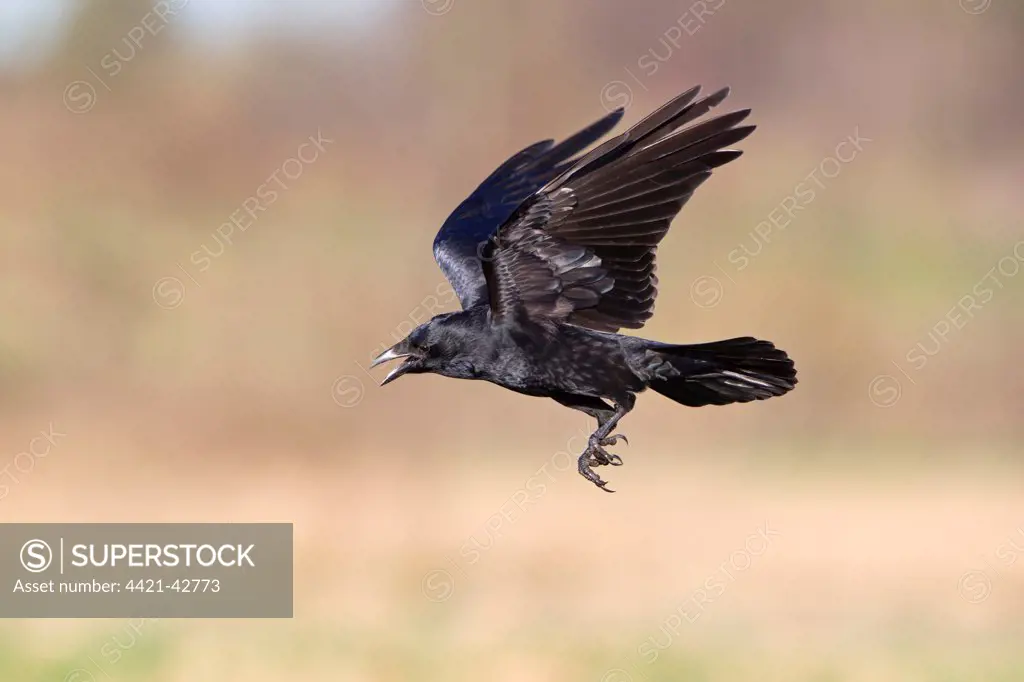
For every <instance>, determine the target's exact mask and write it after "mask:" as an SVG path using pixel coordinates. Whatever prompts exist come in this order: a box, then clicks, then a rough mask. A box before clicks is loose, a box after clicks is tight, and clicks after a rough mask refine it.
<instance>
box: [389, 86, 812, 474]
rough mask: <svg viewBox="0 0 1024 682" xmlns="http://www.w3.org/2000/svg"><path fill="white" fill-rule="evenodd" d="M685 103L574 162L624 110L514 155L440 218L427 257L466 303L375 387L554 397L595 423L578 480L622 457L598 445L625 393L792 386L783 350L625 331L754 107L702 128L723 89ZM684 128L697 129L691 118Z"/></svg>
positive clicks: (649, 297) (629, 402)
mask: <svg viewBox="0 0 1024 682" xmlns="http://www.w3.org/2000/svg"><path fill="white" fill-rule="evenodd" d="M699 90H700V88H699V87H697V88H693V89H691V90H689V91H687V92H685V93H683V94H682V95H679V96H678V97H676V98H675V99H673V100H672V101H670V102H669V103H668V104H666V105H665V106H663V107H662V108H661V109H659V110H658V111H656V112H654V113H653V114H651V115H650V116H648V117H647V118H645V119H643V120H642V121H641V122H640V123H638V124H637V125H635V126H633V127H632V128H630V129H629V130H627V131H626V132H625V133H623V134H621V135H619V136H617V137H614V138H611V139H609V140H607V141H605V142H603V143H601V144H599V145H598V146H596V147H595V148H594V149H592V150H591V151H589V152H586V153H584V150H586V149H587V148H588V147H590V146H591V145H592V144H593V143H595V142H597V141H598V140H599V139H600V138H601V137H603V136H604V135H605V134H606V133H607V132H609V131H610V130H611V129H612V128H613V127H614V126H615V124H616V123H618V121H619V120H620V119H621V117H622V113H623V112H622V110H621V109H620V110H616V111H614V112H612V113H610V114H608V115H607V116H605V117H604V118H602V119H601V120H599V121H597V122H595V123H594V124H592V125H591V126H589V127H587V128H585V129H584V130H582V131H580V132H579V133H577V134H575V135H573V136H572V137H570V138H569V139H567V140H565V141H564V142H562V143H560V144H557V145H556V144H554V142H552V141H550V140H548V141H545V142H539V143H537V144H534V145H531V146H529V147H527V148H526V149H524V150H522V151H521V152H519V153H518V154H516V155H514V156H513V157H512V158H510V159H509V160H508V161H506V162H505V163H504V164H502V165H501V166H500V167H499V168H498V169H497V170H496V171H494V173H492V174H491V176H490V177H488V178H487V179H486V180H485V181H484V182H483V183H482V184H481V185H480V186H479V187H478V188H477V189H476V190H475V191H474V192H473V193H472V194H471V195H470V196H469V198H467V199H466V200H465V201H464V202H463V203H462V204H461V205H460V206H459V207H458V208H457V209H456V210H455V211H454V212H453V213H452V215H451V216H450V217H449V218H448V220H447V221H445V223H444V225H443V226H442V227H441V230H440V231H439V232H438V234H437V237H436V238H435V240H434V255H435V257H436V259H437V262H438V264H439V265H440V266H441V269H442V271H443V272H444V274H445V276H446V277H447V278H448V280H449V281H450V282H451V284H452V287H453V288H454V290H455V293H456V294H457V295H458V297H459V300H460V302H461V304H462V308H463V309H462V310H461V311H459V312H455V313H446V314H443V315H438V316H437V317H435V318H433V319H432V320H430V321H429V322H427V323H426V324H423V325H421V326H420V327H418V328H417V329H415V330H413V332H412V333H411V334H409V336H408V337H406V338H405V339H403V340H402V341H401V342H399V343H398V344H396V345H395V346H393V347H392V348H390V349H388V350H387V351H385V352H384V353H382V354H381V355H380V356H379V357H378V358H377V359H376V360H375V361H374V365H376V364H380V363H381V362H385V361H388V360H393V359H399V358H403V359H404V360H403V362H402V364H401V365H400V366H399V367H397V368H396V369H394V370H392V371H391V373H390V374H388V376H387V378H386V379H385V380H384V382H383V383H384V384H386V383H389V382H390V381H393V380H394V379H396V378H397V377H399V376H401V375H403V374H411V373H422V372H433V373H436V374H441V375H444V376H450V377H455V378H463V379H484V380H486V381H490V382H492V383H495V384H498V385H500V386H503V387H505V388H508V389H511V390H513V391H517V392H519V393H524V394H527V395H534V396H544V397H550V398H553V399H554V400H556V401H558V402H559V403H561V404H563V405H566V406H568V407H572V408H574V409H578V410H581V411H583V412H585V413H586V414H588V415H591V416H593V417H594V418H595V419H597V422H598V428H597V430H596V431H595V432H594V433H593V434H592V435H591V437H590V440H589V443H588V446H587V448H586V450H585V451H584V452H583V454H581V455H580V459H579V471H580V473H581V474H582V475H583V476H585V477H586V478H587V479H589V480H591V481H592V482H594V483H595V484H597V485H598V486H600V487H601V488H603V489H605V490H607V488H606V487H605V486H606V483H605V482H604V481H603V480H601V478H600V477H599V476H598V475H597V474H596V473H594V471H593V469H592V467H594V466H599V465H605V464H621V459H620V458H619V457H618V456H617V455H613V454H611V453H609V452H607V450H606V449H605V448H606V447H607V446H609V445H612V444H614V443H615V442H616V441H617V440H618V439H619V438H621V436H617V435H612V431H613V430H614V428H615V426H616V425H617V424H618V421H619V420H620V419H621V418H622V417H623V416H624V415H625V414H626V413H627V412H629V411H630V410H631V409H632V408H633V404H634V401H635V395H636V394H637V393H639V392H641V391H643V390H645V389H647V388H651V389H653V390H655V391H656V392H658V393H661V394H662V395H665V396H667V397H669V398H671V399H672V400H675V401H676V402H679V403H681V404H683V405H690V406H701V405H724V404H728V403H734V402H748V401H751V400H762V399H765V398H770V397H772V396H777V395H782V394H783V393H786V392H787V391H789V390H791V389H792V388H793V386H794V385H795V384H796V371H795V369H794V366H793V362H792V361H791V360H790V359H789V358H788V357H787V355H786V354H785V353H784V352H783V351H781V350H779V349H777V348H775V346H774V345H772V344H771V343H770V342H768V341H759V340H757V339H753V338H749V337H743V338H737V339H730V340H727V341H719V342H715V343H707V344H697V345H672V344H665V343H660V342H656V341H649V340H646V339H641V338H636V337H630V336H623V335H620V334H616V333H615V332H616V331H618V330H619V329H621V328H630V329H637V328H640V327H642V326H643V325H644V323H645V322H646V321H647V320H648V319H649V318H650V317H651V316H652V315H653V312H654V301H655V297H656V296H657V291H658V289H657V285H658V279H657V276H656V275H655V268H656V264H655V253H656V251H657V247H658V244H659V242H661V240H662V238H664V236H665V234H666V233H667V232H668V228H669V225H670V223H671V222H672V220H673V219H674V218H675V216H676V214H678V212H679V211H680V209H681V208H682V207H683V205H684V204H685V203H686V202H687V201H688V200H689V199H690V197H691V196H692V195H693V192H694V190H696V188H697V187H699V186H700V185H701V184H702V183H703V182H704V181H706V180H707V179H708V178H709V177H710V176H711V173H712V171H713V170H714V169H715V168H718V167H719V166H722V165H724V164H726V163H728V162H729V161H732V160H733V159H736V158H737V157H739V156H740V154H741V152H739V151H736V150H733V149H728V147H729V146H730V145H733V144H735V143H737V142H739V141H741V140H743V139H744V138H745V137H747V135H749V134H750V133H751V132H752V131H753V130H754V126H750V125H747V126H743V125H740V124H741V123H742V122H743V121H744V119H746V117H747V116H748V114H749V113H750V111H749V110H742V111H734V112H731V113H727V114H724V115H722V116H718V117H715V118H710V119H707V120H704V121H701V122H697V120H698V119H700V118H701V117H703V116H704V115H705V114H707V113H708V112H709V111H710V110H711V109H712V108H713V107H715V106H716V105H718V104H720V103H721V102H722V101H723V100H724V99H725V98H726V96H727V94H728V89H723V90H719V91H718V92H715V93H713V94H711V95H709V96H707V97H704V98H702V99H698V98H697V96H698V93H699ZM687 124H692V125H687Z"/></svg>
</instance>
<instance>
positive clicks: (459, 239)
mask: <svg viewBox="0 0 1024 682" xmlns="http://www.w3.org/2000/svg"><path fill="white" fill-rule="evenodd" d="M621 118H622V109H617V110H615V111H613V112H611V113H610V114H608V115H607V116H605V117H604V118H602V119H601V120H599V121H597V122H595V123H594V124H592V125H591V126H589V127H587V128H584V129H583V130H581V131H580V132H578V133H576V134H575V135H573V136H572V137H570V138H568V139H566V140H565V141H564V142H561V143H559V144H557V145H556V144H555V142H554V140H545V141H543V142H538V143H536V144H532V145H530V146H529V147H527V148H526V149H524V150H522V151H521V152H519V153H518V154H516V155H514V156H512V157H511V158H510V159H509V160H508V161H506V162H505V163H503V164H502V165H501V166H499V167H498V169H497V170H495V171H494V172H493V173H491V175H490V177H488V178H487V179H486V180H484V181H483V183H481V184H480V186H479V187H477V188H476V190H474V192H473V193H472V194H470V195H469V197H468V198H467V199H466V200H465V201H463V202H462V203H461V204H460V205H459V207H458V208H456V209H455V211H454V212H453V213H452V214H451V215H450V216H449V217H448V220H446V221H445V222H444V225H442V226H441V230H440V231H439V232H438V233H437V236H436V237H435V238H434V258H435V259H436V260H437V264H438V265H440V266H441V271H442V272H444V275H445V277H447V278H448V281H449V282H451V285H452V288H453V289H454V290H455V294H456V295H457V296H458V297H459V301H460V302H461V303H462V307H463V308H470V307H472V306H474V305H476V304H478V303H483V302H485V301H486V300H487V282H486V280H485V279H484V272H483V267H482V264H481V261H480V258H481V254H482V252H483V248H484V244H485V243H486V242H487V241H488V240H489V239H490V238H491V237H492V236H493V235H494V233H495V232H497V230H498V227H499V226H500V225H501V224H502V223H504V222H505V221H506V220H508V218H509V216H510V215H512V213H513V212H514V211H515V210H516V208H518V207H519V205H520V204H521V203H523V201H525V200H526V199H528V198H529V197H530V196H531V195H533V194H534V193H535V192H537V190H539V189H540V188H542V187H544V185H546V184H548V183H549V182H550V181H551V180H552V179H553V178H555V177H556V176H558V175H560V174H562V173H563V172H565V171H566V170H568V169H569V168H572V167H573V166H574V165H575V164H576V162H577V159H575V158H573V157H574V156H576V155H577V154H578V153H579V152H581V151H583V150H584V149H586V148H587V147H589V146H590V145H591V144H593V143H594V142H596V141H597V140H599V139H600V138H602V137H604V135H605V134H606V133H607V132H608V131H609V130H611V129H612V128H614V127H615V124H616V123H618V122H619V120H620V119H621Z"/></svg>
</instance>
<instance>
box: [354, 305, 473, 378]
mask: <svg viewBox="0 0 1024 682" xmlns="http://www.w3.org/2000/svg"><path fill="white" fill-rule="evenodd" d="M449 317H450V314H449V315H438V316H437V317H435V318H434V319H432V320H430V321H429V322H426V323H424V324H421V325H420V326H419V327H416V329H413V330H412V332H410V334H409V335H408V336H407V337H405V338H404V339H402V340H401V341H399V342H398V343H396V344H395V345H393V346H392V347H391V348H388V349H387V350H386V351H384V352H383V353H381V354H380V355H378V356H377V357H376V358H374V360H373V362H372V363H370V367H376V366H377V365H379V364H381V363H384V362H388V361H390V360H399V359H401V360H402V364H400V365H399V366H398V367H395V368H394V369H393V370H391V371H390V372H388V375H387V376H386V377H384V381H382V382H381V384H380V385H381V386H383V385H385V384H389V383H391V382H392V381H394V380H395V379H397V378H398V377H400V376H402V375H403V374H423V373H425V372H433V373H435V374H444V375H446V376H458V375H459V374H460V373H461V371H462V365H463V362H461V361H460V359H459V358H460V355H461V354H460V349H461V346H462V344H461V343H459V341H460V339H461V334H459V333H458V331H459V330H458V327H457V324H456V321H455V320H450V319H449Z"/></svg>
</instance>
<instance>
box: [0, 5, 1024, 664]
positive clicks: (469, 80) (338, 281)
mask: <svg viewBox="0 0 1024 682" xmlns="http://www.w3.org/2000/svg"><path fill="white" fill-rule="evenodd" d="M1022 37H1024V6H1020V5H1019V3H1013V2H1009V1H1008V0H960V1H959V2H958V1H957V0H941V1H940V2H935V1H934V0H927V1H926V0H907V1H905V2H902V3H899V4H898V5H895V4H893V3H889V2H883V1H882V0H864V1H863V2H858V3H849V2H840V1H838V0H830V1H826V2H810V1H800V0H787V1H781V0H780V1H778V2H772V3H765V2H758V1H757V0H697V1H694V0H642V1H641V0H638V1H636V2H630V3H623V2H618V3H598V2H590V1H588V0H517V1H516V2H506V1H501V2H499V1H497V0H472V1H470V0H422V1H421V0H318V1H313V0H276V1H275V0H262V1H259V2H256V1H251V0H245V1H243V0H238V1H235V0H191V1H188V0H165V1H164V2H153V1H152V0H7V1H6V2H5V3H4V4H3V5H2V6H0V94H2V101H3V106H0V150H2V152H0V153H2V162H0V254H2V255H0V259H2V263H3V273H4V274H3V276H2V278H0V292H2V297H3V324H2V325H0V373H2V379H3V386H4V391H3V392H2V394H0V400H2V401H3V405H2V410H0V467H4V468H3V469H0V477H2V480H0V519H2V520H3V521H5V522H14V521H39V522H44V521H292V522H294V523H295V533H296V583H295V604H296V605H295V618H294V619H293V620H287V621H157V622H146V623H144V624H142V623H139V622H129V621H117V620H93V621H44V620H36V621H25V622H6V623H4V624H2V625H0V678H2V679H5V680H13V681H17V682H36V681H40V682H41V681H43V680H46V681H50V680H53V681H58V682H59V681H61V680H64V681H66V682H92V681H93V680H115V681H123V682H132V681H135V680H140V681H141V680H145V681H147V682H178V681H186V680H187V681H189V682H207V681H210V682H212V681H220V680H243V679H244V680H257V681H258V680H281V679H285V680H303V681H310V682H315V681H320V680H346V681H349V680H351V681H353V682H362V681H364V680H366V681H370V680H374V681H376V680H381V681H391V680H408V679H429V680H432V679H439V680H440V679H444V680H467V681H468V680H480V679H486V680H496V681H505V680H508V681H510V682H511V681H516V682H518V681H521V680H538V681H548V680H551V681H554V680H559V681H563V680H595V681H601V682H641V681H644V680H648V681H656V680H709V681H710V680H737V679H760V680H770V681H774V680H778V681H780V682H781V681H783V680H785V681H787V682H794V681H797V680H806V681H820V682H839V681H844V682H845V681H850V682H854V681H858V682H859V681H862V680H864V681H867V680H871V681H883V682H884V681H888V680H893V681H895V680H899V681H901V682H904V681H907V680H921V681H929V682H930V681H933V680H934V681H943V682H944V681H947V680H1019V679H1022V678H1024V653H1022V650H1021V648H1020V642H1021V639H1022V635H1024V620H1022V614H1024V559H1022V560H1020V561H1018V556H1019V555H1020V554H1022V553H1024V498H1022V496H1021V494H1020V483H1021V476H1022V473H1024V472H1022V466H1021V441H1022V437H1024V423H1022V420H1021V413H1022V408H1024V398H1022V392H1024V372H1022V371H1021V369H1020V364H1021V363H1020V349H1021V347H1022V344H1024V318H1022V316H1021V314H1020V310H1021V305H1022V303H1024V293H1022V292H1024V274H1020V272H1019V271H1020V270H1021V268H1022V267H1024V266H1022V264H1024V209H1022V206H1021V200H1020V191H1021V186H1022V184H1024V161H1022V157H1021V153H1020V152H1021V149H1022V145H1024V128H1022V126H1021V115H1020V112H1021V110H1022V108H1024V89H1022V86H1021V79H1020V74H1019V66H1020V64H1022V63H1024V40H1022ZM697 83H701V84H704V85H705V87H707V88H717V87H720V86H723V85H729V86H731V87H732V88H733V94H732V96H731V97H730V99H729V100H728V105H729V106H732V107H736V108H738V107H751V108H753V110H754V113H753V116H752V119H753V120H754V122H756V123H757V124H758V126H759V128H758V131H757V132H756V133H755V134H754V135H753V136H752V137H751V138H749V139H748V140H747V141H745V142H744V143H743V144H742V147H743V149H744V150H745V152H746V155H745V156H744V157H743V158H742V159H741V160H740V161H738V162H736V163H734V164H730V165H729V166H728V167H726V168H724V169H722V170H720V171H719V172H717V173H716V174H715V178H714V179H713V180H712V181H711V182H709V183H707V184H706V185H705V186H704V187H702V189H701V190H700V191H699V192H698V193H697V195H696V196H695V197H694V199H693V200H692V201H691V202H690V203H689V205H688V206H687V207H686V209H685V210H684V212H683V213H682V215H681V217H680V218H679V219H678V220H677V221H676V223H675V226H674V228H673V230H672V231H671V232H670V233H669V235H668V237H667V238H666V240H665V241H664V243H663V245H662V247H661V249H660V253H659V258H660V261H659V262H660V266H661V268H660V272H659V275H660V278H661V287H660V290H661V293H660V296H659V299H658V310H657V315H656V316H655V318H654V319H653V320H652V321H651V323H650V324H649V325H648V326H647V327H646V328H645V329H644V330H642V333H643V335H644V336H646V337H650V338H656V339H660V340H664V341H672V342H679V343H688V342H699V341H709V340H715V339H720V338H728V337H732V336H741V335H754V336H758V337H761V338H766V339H770V340H772V341H774V342H775V343H776V344H777V345H779V346H780V347H782V348H784V349H786V350H787V351H788V352H789V353H790V355H791V356H792V357H793V358H794V359H795V360H796V363H797V367H798V369H799V372H800V385H799V386H798V387H797V390H796V391H795V392H793V393H792V394H790V395H788V396H786V397H785V398H783V399H777V400H772V401H769V402H766V403H758V404H754V405H737V406H731V407H724V408H710V407H709V408H704V409H700V410H692V409H684V408H682V407H680V406H678V405H676V404H674V403H671V402H669V401H667V400H665V399H662V398H660V397H658V396H654V395H644V396H642V397H641V398H640V400H639V401H638V409H637V410H636V411H634V412H633V413H632V414H631V415H630V416H629V418H628V419H626V420H625V421H624V423H623V431H624V432H625V433H627V434H628V435H629V436H630V437H631V438H630V445H628V446H623V447H621V448H620V449H619V452H620V454H622V455H623V458H624V461H625V466H623V467H620V468H615V469H611V470H602V471H601V474H602V475H603V476H604V477H605V478H607V479H609V480H610V482H611V487H612V488H614V489H616V490H617V491H618V492H617V493H616V494H615V495H605V494H603V493H601V492H599V491H597V490H595V489H594V487H593V486H591V485H590V484H588V483H586V482H585V481H583V480H582V479H581V478H580V477H579V476H578V475H577V474H576V472H575V470H574V468H573V466H572V464H571V463H572V462H574V461H575V457H576V455H577V454H578V452H580V451H581V450H582V448H583V445H584V439H585V436H586V434H587V433H589V432H590V430H591V424H590V423H588V421H587V420H586V419H584V418H583V417H581V416H580V415H579V414H578V413H576V412H573V411H570V410H566V409H563V408H561V407H558V406H556V405H555V404H554V403H551V402H550V401H542V400H533V399H528V398H525V397H523V396H519V395H516V394H513V393H510V392H506V391H503V390H500V389H498V388H496V387H494V386H491V385H488V384H484V383H478V382H456V381H451V380H447V379H442V378H439V377H430V376H418V377H411V378H406V379H403V380H402V381H399V382H397V383H395V384H394V385H390V386H388V387H387V389H386V390H383V389H379V388H378V387H377V382H379V380H380V379H381V378H382V375H383V373H384V371H380V372H379V373H378V370H373V371H372V372H368V371H367V370H366V369H365V367H366V366H367V364H368V363H369V360H370V359H371V358H372V357H373V356H375V355H376V354H377V353H378V352H379V351H380V350H381V349H382V348H383V347H385V346H389V345H391V344H392V343H393V342H394V341H395V340H397V339H399V338H401V337H402V336H404V335H405V333H407V332H408V331H409V330H410V329H411V328H412V327H414V326H415V325H417V324H419V323H421V322H423V321H425V320H426V319H428V318H429V317H430V316H431V315H433V314H436V313H437V312H441V311H443V310H450V309H453V307H454V305H455V303H454V299H453V296H452V294H451V290H450V289H449V288H448V287H447V285H446V284H445V282H444V280H443V278H442V276H441V274H440V272H439V270H438V269H437V268H436V266H435V264H434V262H433V259H432V256H431V251H430V244H431V241H432V239H433V236H434V233H435V231H436V229H437V228H438V226H439V225H440V224H441V222H442V221H443V220H444V219H445V217H446V216H447V214H448V213H449V212H450V211H451V210H452V209H453V208H454V207H455V206H456V205H457V204H458V203H459V202H460V201H461V200H462V199H463V198H464V197H465V196H466V195H467V194H468V193H469V192H470V191H471V190H472V189H473V188H474V187H475V186H476V184H477V183H479V182H480V181H481V180H482V179H483V178H484V177H485V176H486V175H487V174H489V173H490V172H491V170H493V168H495V167H496V166H497V165H498V164H499V163H500V162H501V161H503V160H504V159H505V158H506V157H507V156H509V155H510V154H512V153H513V152H515V151H517V150H519V149H520V148H522V147H524V146H526V145H527V144H530V143H532V142H535V141H537V140H540V139H545V138H548V137H554V138H564V137H565V136H567V135H569V134H571V133H573V132H575V131H576V130H577V129H579V128H581V127H582V126H584V125H585V124H587V123H589V122H591V121H593V120H595V119H597V118H598V117H600V116H601V115H603V114H604V113H605V111H606V110H610V109H611V108H614V107H616V106H625V107H627V114H626V119H627V120H626V124H627V125H628V124H632V123H635V122H636V121H637V120H639V118H641V117H642V116H643V115H645V114H647V113H649V112H650V111H652V110H653V109H655V108H656V107H658V106H660V105H661V104H662V103H663V102H665V101H666V100H668V99H669V98H671V97H672V96H674V95H676V94H678V93H679V92H681V91H683V90H684V89H687V88H689V87H690V86H691V85H694V84H697Z"/></svg>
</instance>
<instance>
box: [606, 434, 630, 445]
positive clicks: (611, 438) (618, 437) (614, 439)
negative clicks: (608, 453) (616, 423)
mask: <svg viewBox="0 0 1024 682" xmlns="http://www.w3.org/2000/svg"><path fill="white" fill-rule="evenodd" d="M620 440H621V441H622V442H623V443H625V444H626V445H629V439H628V438H626V437H625V436H624V435H623V434H621V433H617V434H615V435H614V436H608V437H607V438H605V439H604V440H601V441H599V442H598V445H604V446H605V447H607V446H610V445H615V444H616V443H618V442H619V441H620Z"/></svg>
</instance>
